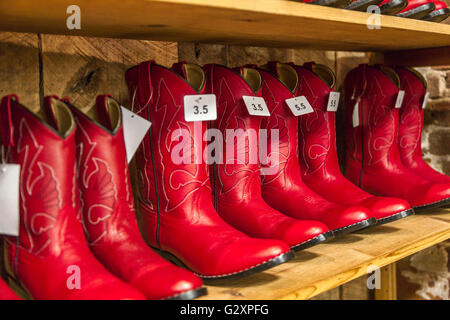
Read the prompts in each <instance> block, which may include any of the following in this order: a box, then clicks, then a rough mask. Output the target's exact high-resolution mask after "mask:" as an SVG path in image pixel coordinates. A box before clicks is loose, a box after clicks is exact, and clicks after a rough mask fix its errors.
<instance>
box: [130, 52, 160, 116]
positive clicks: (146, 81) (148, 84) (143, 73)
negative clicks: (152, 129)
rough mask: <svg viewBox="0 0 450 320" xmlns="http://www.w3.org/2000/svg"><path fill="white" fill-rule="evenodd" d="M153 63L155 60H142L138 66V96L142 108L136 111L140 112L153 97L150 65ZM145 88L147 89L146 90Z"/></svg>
mask: <svg viewBox="0 0 450 320" xmlns="http://www.w3.org/2000/svg"><path fill="white" fill-rule="evenodd" d="M154 64H155V61H153V60H150V61H146V62H142V63H141V64H140V65H139V66H138V95H139V96H138V98H139V105H140V106H141V108H142V109H141V110H139V111H138V113H140V112H141V111H142V110H143V109H145V108H146V106H147V104H148V103H150V102H151V101H152V99H153V86H152V73H151V67H152V65H154ZM146 89H148V92H147V90H146ZM147 93H148V95H147ZM132 107H134V106H132Z"/></svg>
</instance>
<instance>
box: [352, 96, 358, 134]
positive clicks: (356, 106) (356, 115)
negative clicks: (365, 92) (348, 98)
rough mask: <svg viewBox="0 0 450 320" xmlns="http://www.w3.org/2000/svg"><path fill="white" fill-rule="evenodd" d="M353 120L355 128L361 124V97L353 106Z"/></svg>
mask: <svg viewBox="0 0 450 320" xmlns="http://www.w3.org/2000/svg"><path fill="white" fill-rule="evenodd" d="M352 122H353V128H356V127H357V126H359V99H358V100H357V101H356V103H355V105H354V106H353V114H352Z"/></svg>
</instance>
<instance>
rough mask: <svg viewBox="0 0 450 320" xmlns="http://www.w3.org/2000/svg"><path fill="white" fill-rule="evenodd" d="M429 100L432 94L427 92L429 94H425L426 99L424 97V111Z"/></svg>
mask: <svg viewBox="0 0 450 320" xmlns="http://www.w3.org/2000/svg"><path fill="white" fill-rule="evenodd" d="M429 98H430V93H429V92H428V91H427V93H425V97H423V102H422V109H425V108H426V107H427V104H428V99H429Z"/></svg>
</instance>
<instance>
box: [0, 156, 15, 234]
mask: <svg viewBox="0 0 450 320" xmlns="http://www.w3.org/2000/svg"><path fill="white" fill-rule="evenodd" d="M19 179H20V165H18V164H12V163H8V164H0V203H1V206H2V207H1V211H0V234H4V235H8V236H14V237H18V236H19V221H20V210H19Z"/></svg>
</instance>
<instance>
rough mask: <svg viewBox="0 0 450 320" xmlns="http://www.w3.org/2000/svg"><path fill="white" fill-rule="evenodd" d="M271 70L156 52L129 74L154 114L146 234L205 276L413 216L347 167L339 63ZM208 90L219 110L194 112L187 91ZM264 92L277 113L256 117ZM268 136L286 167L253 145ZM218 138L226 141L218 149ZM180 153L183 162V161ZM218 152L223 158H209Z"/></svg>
mask: <svg viewBox="0 0 450 320" xmlns="http://www.w3.org/2000/svg"><path fill="white" fill-rule="evenodd" d="M266 69H268V70H263V69H257V68H255V67H254V66H246V67H241V68H237V69H234V70H232V69H229V68H227V67H224V66H220V65H216V64H211V65H206V66H205V67H204V68H201V67H199V66H197V65H193V64H188V63H185V62H181V63H177V64H174V65H173V67H172V68H171V69H168V68H165V67H163V66H160V65H158V64H156V63H155V62H153V61H149V62H144V63H141V64H140V65H138V66H136V67H133V68H131V69H130V70H128V71H127V73H126V81H127V83H128V86H129V90H130V96H131V97H132V102H133V103H132V104H133V110H137V111H138V113H139V114H140V115H141V116H142V117H144V118H146V119H149V120H150V121H151V122H152V126H151V129H150V133H149V135H148V136H147V137H146V138H145V139H144V141H143V144H142V145H141V147H140V149H139V151H138V154H137V167H138V172H139V183H140V187H139V202H140V209H141V210H140V212H141V217H140V218H141V219H140V221H141V231H142V233H143V235H144V238H145V240H146V241H147V243H149V244H150V245H151V246H152V247H153V248H157V250H159V251H160V252H161V254H163V255H165V256H166V257H168V259H171V260H172V261H174V262H176V263H179V264H181V265H184V266H187V267H188V268H189V269H191V270H193V271H194V272H195V273H196V274H198V275H200V276H201V277H203V278H206V279H212V278H226V277H231V276H235V275H242V274H249V273H252V272H256V271H261V270H264V269H267V268H269V267H273V266H275V265H278V264H280V263H282V262H285V261H287V260H288V259H289V258H290V257H291V253H290V252H289V249H290V248H291V249H294V250H300V249H304V248H306V247H308V246H311V245H314V244H317V243H319V242H322V241H324V240H326V239H327V238H329V237H330V236H331V235H332V234H333V233H334V234H335V235H340V234H344V233H347V232H351V231H355V230H359V229H361V228H365V227H368V226H370V225H373V224H374V223H375V222H376V219H378V221H379V223H383V222H388V221H392V220H395V219H398V218H402V217H404V216H406V215H408V214H411V213H412V210H411V209H410V207H409V205H408V203H407V202H406V201H404V200H401V199H390V198H378V197H374V196H371V195H370V194H368V193H366V192H364V191H362V190H360V189H358V188H357V187H356V186H354V185H353V184H351V183H350V182H348V181H347V180H345V178H344V177H343V176H342V175H341V174H340V172H339V168H338V162H337V156H336V148H335V137H334V113H333V112H326V111H324V110H323V108H324V105H323V104H324V101H325V100H326V99H328V96H329V94H330V92H331V91H332V90H333V86H334V80H333V81H331V82H329V80H330V78H332V79H334V75H333V74H332V73H331V72H330V71H329V70H328V69H326V68H324V67H319V68H318V69H320V70H321V71H322V72H318V74H319V75H318V74H316V73H315V71H317V70H315V69H316V68H315V67H314V66H313V65H310V69H311V70H309V69H308V67H304V68H302V67H295V68H294V67H292V66H290V65H285V64H277V63H271V64H269V65H268V66H267V67H266ZM312 69H314V70H312ZM269 71H270V72H269ZM321 76H325V77H326V80H325V81H324V80H322V79H321V78H320V77H321ZM310 83H311V85H309V84H310ZM308 89H312V90H313V91H311V92H310V91H308ZM204 93H208V94H211V93H212V94H215V95H216V98H217V119H215V120H214V119H211V120H210V121H203V122H202V121H197V122H191V121H187V120H186V119H187V118H186V117H185V112H186V109H184V108H185V105H184V103H185V97H186V96H192V95H197V96H198V95H200V94H204ZM297 95H307V96H308V99H309V100H310V101H313V102H312V105H313V108H314V110H313V111H314V112H313V113H311V114H309V115H304V116H301V117H300V118H303V117H305V119H304V120H302V121H299V118H297V117H296V116H294V115H293V114H292V113H291V112H290V111H289V109H288V106H287V104H286V102H285V101H286V100H287V99H292V98H294V97H296V96H297ZM258 97H263V98H264V99H265V101H266V102H267V106H268V109H269V111H270V116H269V117H259V116H251V115H250V114H249V111H248V109H247V108H248V106H246V104H245V101H244V100H245V99H249V98H250V99H256V98H258ZM198 98H200V96H198ZM255 101H256V100H255ZM254 107H260V106H258V105H257V104H256V105H254ZM325 108H326V106H325ZM197 111H198V110H197ZM323 126H325V127H324V128H325V132H324V131H323V130H322V129H323ZM261 128H262V129H266V130H267V129H268V131H266V132H272V130H276V131H277V132H278V133H279V142H278V141H276V139H272V137H271V135H270V134H267V135H266V136H264V135H263V136H261V135H260V134H258V133H257V132H258V131H259V130H260V129H261ZM207 129H209V130H208V131H207ZM299 130H303V132H302V133H301V134H299ZM230 131H233V132H234V135H230V136H228V133H229V132H230ZM255 132H256V134H254V133H255ZM298 135H303V137H304V138H303V139H302V140H301V141H300V150H301V151H300V153H299V141H298ZM213 136H214V137H213ZM220 136H222V137H224V136H225V142H224V143H218V142H217V141H218V140H217V139H219V138H218V137H220ZM219 140H220V139H219ZM264 140H266V141H265V142H267V145H268V148H267V149H268V154H271V153H272V154H274V153H277V154H278V159H279V161H278V163H277V164H276V165H273V164H272V163H261V162H260V161H259V160H260V159H259V158H258V157H255V156H254V154H252V152H251V150H252V145H253V147H254V146H255V145H256V146H257V147H258V148H259V146H260V143H261V142H263V141H264ZM183 141H188V142H189V143H184V144H183V143H182V142H183ZM207 141H210V142H212V141H215V143H216V144H215V148H214V151H211V150H209V149H208V147H209V146H210V145H207V143H206V142H207ZM222 142H223V141H222ZM272 143H273V144H272ZM180 145H181V147H180ZM229 146H231V148H228V147H229ZM205 150H206V151H205ZM253 150H254V149H253ZM174 153H175V154H176V156H177V157H181V158H182V159H183V161H179V162H175V161H173V155H174ZM230 153H231V154H230ZM304 153H308V157H307V158H306V159H304V160H302V161H303V162H302V161H300V160H299V155H300V156H301V155H303V154H304ZM205 154H206V156H205ZM211 155H213V156H214V158H215V160H217V159H218V156H220V157H219V158H222V161H219V162H217V161H216V162H209V161H208V159H209V158H208V157H210V156H211ZM301 157H303V156H301ZM255 159H256V160H255ZM228 160H231V161H228ZM301 169H303V170H301ZM263 171H264V173H263ZM302 171H303V172H302ZM308 182H310V183H311V186H310V185H309V184H308ZM342 187H345V188H346V189H345V190H341V188H342ZM330 192H333V193H335V194H333V195H329V193H330ZM329 198H333V200H332V201H329V200H328V199H329ZM238 230H239V231H238ZM249 236H251V237H252V238H249Z"/></svg>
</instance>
